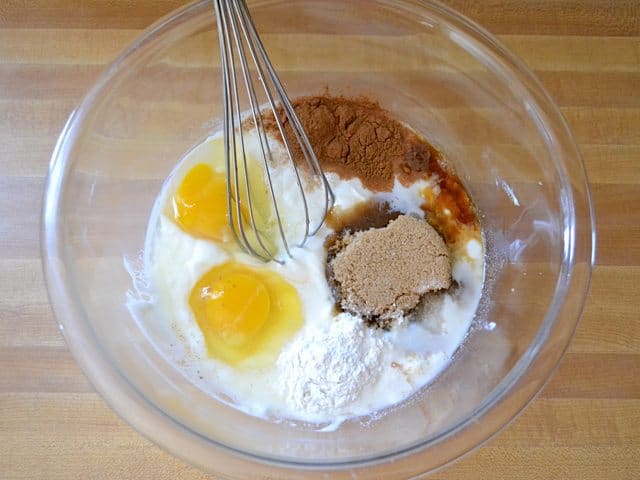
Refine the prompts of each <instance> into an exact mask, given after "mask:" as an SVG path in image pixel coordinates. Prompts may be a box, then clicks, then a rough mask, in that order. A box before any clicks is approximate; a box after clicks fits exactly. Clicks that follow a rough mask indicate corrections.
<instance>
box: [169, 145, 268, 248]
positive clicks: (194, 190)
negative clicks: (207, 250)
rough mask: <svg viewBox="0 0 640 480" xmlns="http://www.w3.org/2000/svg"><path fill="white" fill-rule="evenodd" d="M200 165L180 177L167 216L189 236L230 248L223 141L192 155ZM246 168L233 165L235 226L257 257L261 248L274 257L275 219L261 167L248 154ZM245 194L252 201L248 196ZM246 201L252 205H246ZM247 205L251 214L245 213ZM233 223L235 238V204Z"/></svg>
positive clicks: (242, 162) (170, 200)
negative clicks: (236, 177)
mask: <svg viewBox="0 0 640 480" xmlns="http://www.w3.org/2000/svg"><path fill="white" fill-rule="evenodd" d="M194 155H195V158H197V159H198V160H199V162H198V163H196V164H195V165H194V164H192V166H191V167H190V169H189V170H188V171H187V172H186V174H184V176H183V178H182V180H181V182H180V184H179V185H178V186H177V188H176V189H175V190H174V192H173V194H172V195H171V197H170V199H169V205H168V207H169V208H168V215H169V216H170V217H171V218H172V219H173V221H174V222H175V223H176V224H177V225H178V226H179V227H180V228H181V229H182V230H184V231H185V232H186V233H188V234H189V235H191V236H193V237H196V238H202V239H206V240H211V241H214V242H218V243H227V242H230V241H231V240H232V239H233V238H234V237H233V232H232V231H231V227H230V226H229V205H228V201H227V175H226V172H225V168H224V146H223V143H222V139H213V140H209V141H207V142H206V143H205V144H203V145H202V146H200V147H199V148H198V149H196V151H194ZM246 167H247V170H246V174H247V175H246V178H248V180H249V182H248V183H249V191H247V184H246V183H245V170H244V168H245V162H244V161H239V162H238V187H239V194H238V195H237V198H238V199H239V203H240V220H239V221H240V222H242V227H243V229H244V232H245V235H246V236H247V240H248V241H249V243H250V244H251V245H252V246H253V247H254V249H255V250H257V251H263V250H262V246H261V245H260V242H262V245H264V247H265V248H267V250H269V251H270V252H274V250H275V244H274V232H275V230H274V227H275V219H274V215H273V211H272V201H271V197H270V193H269V189H268V188H267V183H266V181H265V179H264V173H263V169H262V167H261V166H260V164H259V163H258V162H257V161H256V160H255V159H254V158H253V157H251V156H250V155H249V154H247V156H246ZM231 183H232V199H235V198H236V195H235V180H233V179H232V182H231ZM249 192H250V193H251V195H250V196H249ZM249 199H250V200H251V202H249ZM250 203H251V206H252V211H251V212H250V210H249V204H250ZM231 208H232V209H233V217H234V222H235V225H236V231H238V232H239V230H240V229H239V226H240V224H239V223H238V218H237V211H236V204H235V203H233V204H232V206H231ZM251 213H253V221H254V222H255V230H257V231H258V232H259V233H260V241H258V237H257V236H256V235H255V233H254V232H255V230H254V228H253V225H252V223H251Z"/></svg>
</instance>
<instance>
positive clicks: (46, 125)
mask: <svg viewBox="0 0 640 480" xmlns="http://www.w3.org/2000/svg"><path fill="white" fill-rule="evenodd" d="M183 3H184V2H183V1H182V0H136V1H135V2H134V1H125V0H0V478H2V479H94V478H95V479H103V478H104V479H116V478H117V479H125V478H126V479H129V478H131V479H133V478H139V479H154V480H160V479H180V480H187V479H189V480H191V479H204V478H211V477H209V476H207V475H205V474H204V473H202V472H200V471H198V470H196V469H194V468H192V467H190V466H187V465H185V464H183V463H182V462H180V461H179V460H176V459H175V458H173V457H172V456H170V455H168V454H167V453H165V452H164V451H162V450H161V449H160V448H158V447H156V446H155V445H153V444H152V443H151V442H149V441H147V440H146V439H144V438H142V437H141V436H140V435H139V434H137V433H136V432H135V431H134V430H133V429H132V428H130V427H129V426H128V425H126V424H125V423H124V422H123V421H121V420H120V419H119V418H118V416H117V415H116V414H115V413H114V412H112V411H111V410H110V409H109V407H107V406H106V405H105V404H104V402H103V401H102V400H101V398H100V397H99V396H98V395H97V394H96V393H95V392H94V391H93V389H92V387H91V386H90V385H89V383H88V381H87V380H86V379H85V378H84V376H83V375H82V373H81V372H80V370H79V368H78V367H77V366H76V364H75V362H74V360H73V358H72V357H71V355H70V353H69V351H68V350H67V347H66V345H65V343H64V340H63V339H62V337H61V335H60V334H59V332H58V328H57V325H56V322H55V321H54V319H53V316H52V313H51V311H50V309H49V305H48V302H47V297H46V292H45V287H44V284H43V278H42V272H41V266H40V258H39V255H40V251H39V232H38V227H39V211H40V202H41V196H42V188H43V184H44V177H45V174H46V171H47V163H48V160H49V156H50V153H51V150H52V148H53V145H54V142H55V140H56V137H57V135H58V134H59V132H60V130H61V128H62V126H63V124H64V121H65V119H66V117H67V115H68V114H69V113H70V111H71V110H72V108H73V107H74V106H75V105H76V104H77V102H78V101H79V100H80V98H81V97H82V95H83V93H84V92H85V91H86V90H87V88H88V87H89V86H90V85H91V84H92V82H93V81H94V80H95V78H96V77H97V75H98V74H99V73H100V72H101V70H102V69H103V67H104V65H105V64H106V63H107V62H109V61H110V60H112V59H113V58H114V57H115V56H116V55H117V53H118V52H119V51H120V50H121V49H122V48H123V47H125V46H126V45H127V44H128V43H129V42H130V41H131V40H133V39H134V38H135V37H136V36H137V35H138V34H139V32H140V30H141V29H144V28H145V27H147V26H148V25H149V24H151V23H152V22H153V21H155V20H156V19H157V18H158V17H160V16H161V15H164V14H165V13H168V12H169V11H171V10H172V9H174V8H176V7H178V6H180V5H181V4H183ZM447 3H448V4H450V5H451V6H453V7H454V8H457V9H459V10H460V11H462V12H463V13H466V14H467V15H469V16H470V17H471V18H473V19H475V20H477V21H478V22H480V23H481V24H482V25H484V26H485V27H486V28H487V29H488V30H490V31H491V32H492V33H494V34H496V35H497V36H498V37H499V38H500V39H501V40H502V41H503V42H504V43H505V44H506V45H507V46H508V47H509V48H511V49H512V50H513V51H514V52H515V53H516V54H518V55H519V56H521V57H522V58H523V59H524V60H525V62H526V63H528V65H529V66H530V67H531V68H532V69H533V70H535V72H536V74H537V75H538V76H539V78H540V79H541V80H542V82H543V83H544V84H545V85H546V87H547V88H548V90H549V91H550V93H551V94H552V96H553V97H555V99H556V100H557V101H558V103H559V104H560V106H561V107H562V111H563V113H564V114H565V116H566V118H567V120H568V122H569V124H570V125H571V127H572V129H573V131H574V133H575V136H576V138H577V140H578V142H579V143H580V145H581V150H582V153H583V155H584V160H585V163H586V167H587V170H588V174H589V176H590V181H591V186H592V192H593V198H594V200H595V207H596V215H597V227H598V255H597V268H596V269H595V272H594V275H593V286H592V289H591V294H590V297H589V301H588V304H587V307H586V310H585V312H584V317H583V319H582V322H581V324H580V327H579V330H578V332H577V335H576V337H575V340H574V341H573V344H572V345H571V347H570V350H569V353H568V354H567V356H566V357H565V359H564V361H563V363H562V365H561V367H560V369H559V370H558V372H557V373H556V375H555V376H554V378H553V379H552V381H551V382H550V383H549V384H548V386H547V387H546V388H545V390H544V391H543V392H542V394H541V395H540V396H539V397H538V399H537V400H536V401H535V402H534V403H533V404H532V405H531V406H530V407H529V408H528V409H527V410H526V412H525V413H524V414H523V415H521V416H520V417H519V418H518V419H517V420H516V421H515V422H513V424H511V425H510V426H509V427H508V428H507V429H505V430H504V431H503V432H502V433H501V434H500V435H499V436H498V437H496V438H495V439H494V440H493V441H491V442H490V443H488V444H487V445H486V446H484V447H482V448H481V449H479V450H478V451H476V452H475V453H473V454H471V455H469V456H467V457H465V458H464V459H462V460H461V461H459V462H457V463H456V464H454V465H453V466H451V467H450V468H448V469H446V470H444V471H443V472H441V473H438V474H436V475H435V476H433V477H432V478H434V479H443V480H444V479H458V478H460V479H487V478H492V479H541V478H550V479H581V480H582V479H584V480H591V479H625V480H626V479H632V478H640V308H639V306H638V301H639V300H638V298H640V295H639V294H640V2H638V1H637V0H636V1H633V0H628V1H625V0H564V1H563V0H529V1H525V0H522V1H517V0H500V1H499V0H487V1H482V2H478V1H475V0H449V1H448V2H447Z"/></svg>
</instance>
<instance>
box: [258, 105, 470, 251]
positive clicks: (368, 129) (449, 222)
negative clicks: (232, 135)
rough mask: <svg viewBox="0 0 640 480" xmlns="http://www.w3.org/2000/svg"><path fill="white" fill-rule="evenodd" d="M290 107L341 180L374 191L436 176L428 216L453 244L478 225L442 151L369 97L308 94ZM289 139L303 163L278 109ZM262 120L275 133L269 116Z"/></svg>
mask: <svg viewBox="0 0 640 480" xmlns="http://www.w3.org/2000/svg"><path fill="white" fill-rule="evenodd" d="M292 105H293V108H294V109H295V111H296V114H297V115H298V118H299V120H300V122H301V124H302V127H303V128H304V130H305V132H306V134H307V136H308V138H309V142H310V143H311V146H312V147H313V150H314V152H315V154H316V156H317V158H318V160H319V162H320V164H321V165H322V167H323V168H324V169H325V170H326V171H328V172H334V173H336V174H337V175H339V176H340V177H341V178H343V179H347V180H348V179H351V178H358V179H360V181H361V182H362V184H363V185H364V186H365V187H366V188H368V189H369V190H373V191H391V190H392V189H393V184H394V180H395V178H398V180H399V181H400V182H401V183H402V184H403V185H405V186H407V185H411V184H412V183H414V182H415V181H417V180H419V179H429V178H437V181H438V187H439V188H438V190H439V195H438V196H439V198H438V201H437V202H430V201H429V197H428V196H426V197H425V200H426V202H425V205H424V207H423V209H424V211H425V216H426V218H427V221H428V222H429V223H430V224H431V225H432V226H433V227H434V228H435V229H436V231H438V233H440V235H442V236H443V237H444V239H445V241H446V243H447V244H448V245H449V244H452V243H455V242H456V241H457V240H458V236H459V234H460V232H461V231H462V230H464V229H465V227H471V228H477V216H476V213H475V209H474V206H473V204H472V202H471V199H470V198H469V196H468V195H467V193H466V190H465V189H464V187H463V186H462V183H461V182H460V180H459V179H458V177H457V176H456V175H455V174H454V173H453V172H452V171H451V170H450V169H449V168H448V167H447V165H446V164H445V162H444V161H443V159H442V156H441V155H440V153H439V152H438V151H437V150H436V149H435V148H434V147H433V146H431V145H430V144H429V143H428V142H427V141H426V140H424V139H423V138H421V137H420V136H418V135H417V134H416V133H415V132H414V131H412V130H411V129H410V128H408V127H407V126H406V125H404V124H402V123H401V122H399V121H398V120H396V119H395V118H393V117H392V116H391V115H390V114H389V112H387V111H386V110H384V109H383V108H382V107H380V105H379V104H378V103H377V102H374V101H372V100H370V99H368V98H357V99H351V98H345V97H339V96H330V95H322V96H310V97H301V98H297V99H295V100H294V101H293V102H292ZM279 115H280V117H281V118H282V123H283V125H284V130H285V133H286V135H287V137H288V138H289V139H290V140H291V141H290V142H289V143H290V145H291V147H292V151H293V158H294V161H295V162H296V163H298V164H299V165H306V162H305V159H304V154H303V152H302V149H301V148H300V145H299V144H298V142H297V141H294V140H295V139H296V137H295V134H294V132H293V129H292V127H291V124H290V122H289V121H288V119H287V118H286V116H284V115H283V113H282V110H280V113H279ZM264 124H265V127H266V128H267V130H268V131H270V132H271V133H274V134H275V135H276V136H279V133H278V132H279V130H278V125H277V123H276V121H275V119H274V118H273V115H271V114H267V115H266V116H265V118H264Z"/></svg>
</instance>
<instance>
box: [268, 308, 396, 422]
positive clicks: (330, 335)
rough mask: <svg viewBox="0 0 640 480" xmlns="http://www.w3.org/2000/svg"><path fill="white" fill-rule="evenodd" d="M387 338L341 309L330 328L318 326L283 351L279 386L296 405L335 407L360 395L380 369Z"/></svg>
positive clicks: (314, 408)
mask: <svg viewBox="0 0 640 480" xmlns="http://www.w3.org/2000/svg"><path fill="white" fill-rule="evenodd" d="M383 343H384V342H383V341H382V340H381V339H380V338H377V337H376V336H375V334H374V332H373V331H372V330H371V329H370V328H367V327H364V326H363V323H362V320H361V319H358V318H356V317H353V316H351V315H349V314H346V313H342V314H340V315H338V316H337V317H336V318H335V319H334V320H333V321H332V323H331V326H330V327H329V329H328V330H326V331H323V330H320V329H319V328H314V329H313V330H312V331H310V332H309V333H308V334H307V335H300V336H298V337H297V338H296V339H295V340H294V341H293V342H291V344H290V345H288V346H287V348H286V349H285V350H284V351H283V352H282V353H281V355H280V357H279V359H278V365H277V368H278V370H279V372H280V375H279V376H278V386H279V389H280V391H281V392H282V394H283V396H284V398H285V401H286V402H287V403H288V404H289V406H290V407H291V408H293V409H295V410H298V411H304V412H308V413H318V412H326V411H335V409H339V408H340V407H344V406H346V405H348V404H350V403H351V402H353V401H355V400H357V399H358V397H359V396H360V393H361V392H362V389H363V388H364V387H365V386H366V385H368V384H369V383H371V382H372V381H373V380H375V379H377V378H378V376H379V373H380V370H381V359H382V347H383Z"/></svg>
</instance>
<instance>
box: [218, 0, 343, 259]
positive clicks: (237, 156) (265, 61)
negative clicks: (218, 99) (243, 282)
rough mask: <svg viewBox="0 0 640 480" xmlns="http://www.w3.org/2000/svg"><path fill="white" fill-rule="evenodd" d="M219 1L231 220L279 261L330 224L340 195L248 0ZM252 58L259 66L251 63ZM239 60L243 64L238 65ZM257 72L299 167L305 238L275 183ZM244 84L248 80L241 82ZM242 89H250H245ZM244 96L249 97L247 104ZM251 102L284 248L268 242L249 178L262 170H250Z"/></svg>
mask: <svg viewBox="0 0 640 480" xmlns="http://www.w3.org/2000/svg"><path fill="white" fill-rule="evenodd" d="M213 1H214V4H215V11H216V17H217V25H218V39H219V45H220V63H221V70H222V99H223V105H224V107H223V108H224V113H223V122H224V126H223V130H224V148H225V161H226V172H227V208H228V212H229V225H230V226H231V229H232V231H233V234H234V236H235V238H236V240H237V241H238V243H239V244H240V245H241V246H242V247H243V248H244V249H245V250H246V251H247V252H249V253H251V254H252V255H254V256H256V257H259V258H261V259H263V260H265V261H269V260H275V261H279V262H282V258H281V256H280V254H279V252H281V251H282V250H284V252H285V253H286V255H288V256H289V257H291V256H292V247H293V246H295V245H297V246H303V245H304V244H305V242H306V241H307V239H308V238H309V237H310V236H312V235H314V234H315V233H316V232H317V231H318V230H319V229H320V227H321V226H322V224H323V223H324V221H325V219H326V216H327V214H328V212H329V210H330V209H331V207H332V206H333V202H334V199H335V197H334V194H333V192H332V190H331V187H330V186H329V183H328V181H327V178H326V176H325V174H324V172H323V170H322V167H321V166H320V163H319V162H318V159H317V158H316V155H315V153H314V152H313V148H312V147H311V144H310V143H309V139H308V137H307V135H306V133H305V131H304V129H303V127H302V124H301V123H300V120H299V119H298V117H297V115H296V113H295V111H294V109H293V106H292V105H291V102H290V101H289V98H288V97H287V93H286V92H285V89H284V87H283V85H282V83H281V82H280V80H279V78H278V75H277V74H276V72H275V69H274V68H273V65H272V64H271V62H270V60H269V57H268V56H267V53H266V51H265V48H264V46H263V44H262V41H261V40H260V37H259V35H258V32H257V30H256V27H255V25H254V23H253V20H252V19H251V15H250V13H249V9H248V8H247V5H246V3H245V1H244V0H213ZM250 62H251V65H252V66H253V67H251V66H250ZM238 65H239V67H240V68H239V69H238V68H237V66H238ZM238 70H239V71H240V73H239V72H238ZM254 76H255V77H257V83H258V84H259V85H260V87H258V92H261V96H262V98H265V99H266V102H264V103H265V107H264V111H266V112H269V111H270V112H271V114H272V115H273V119H274V120H275V123H276V125H277V130H278V132H279V134H280V136H281V138H282V144H283V145H284V147H285V150H286V153H287V156H288V161H289V162H290V163H291V167H292V168H293V170H294V172H295V178H296V185H295V186H291V187H290V188H296V189H297V190H298V191H299V196H300V202H299V205H298V206H297V208H300V209H303V210H304V232H303V233H301V234H300V235H299V236H298V237H299V238H289V237H290V236H291V233H290V232H288V231H287V228H286V227H287V222H286V219H285V218H283V213H282V212H283V208H282V205H280V204H279V202H281V201H282V200H281V199H279V198H278V196H279V195H278V192H276V189H275V187H274V181H273V178H272V173H273V172H272V171H273V168H274V158H273V152H272V147H271V146H270V144H269V140H268V137H267V131H266V128H265V124H264V121H263V109H262V108H261V104H260V103H259V101H258V92H257V91H256V85H255V83H256V81H255V80H254ZM240 80H241V81H240ZM239 83H242V84H243V85H242V86H239ZM241 88H244V90H245V91H244V94H243V92H242V91H241ZM245 94H246V95H245ZM241 97H244V98H241ZM242 100H244V102H245V103H244V104H243V102H242ZM247 101H248V104H249V105H248V106H249V109H248V110H247V111H248V115H247V119H248V120H250V121H252V122H253V126H254V127H255V129H256V131H257V133H258V137H259V144H260V153H261V156H262V160H263V161H262V162H261V163H262V165H263V169H264V170H263V171H262V172H258V173H259V174H260V175H264V177H265V178H266V182H267V187H268V193H269V197H270V200H271V202H272V206H273V210H272V211H273V214H274V216H275V224H276V225H274V229H275V230H277V235H278V236H279V238H280V240H281V245H280V246H281V247H282V248H278V247H277V246H276V247H274V245H272V244H271V245H270V242H269V241H268V236H269V232H265V231H261V228H259V226H258V224H257V223H258V222H257V220H256V206H255V205H254V198H252V191H251V184H252V182H250V181H249V176H250V175H251V174H256V172H255V171H254V172H253V173H252V172H250V169H249V168H248V166H247V154H246V150H245V135H244V133H243V119H242V112H243V111H245V110H243V109H242V108H241V106H242V105H246V102H247ZM286 122H289V124H290V126H291V129H292V130H293V132H294V136H295V138H294V139H292V138H289V136H288V135H287V133H286V132H285V123H286ZM294 141H295V142H297V143H298V145H299V146H300V150H301V151H302V153H303V155H304V158H305V160H306V164H307V167H308V169H309V173H310V177H311V178H312V180H313V181H312V182H311V183H310V182H309V181H308V179H307V178H304V179H303V178H302V176H301V172H300V171H299V166H298V165H297V164H296V162H295V161H294V155H293V150H292V146H293V145H294V144H293V143H292V142H294ZM318 183H319V188H321V189H322V191H323V195H324V205H323V208H322V211H321V212H312V209H311V208H310V206H309V202H308V197H309V191H308V189H309V188H312V187H313V188H316V189H317V188H318ZM254 196H255V195H254ZM296 203H297V202H296ZM247 213H248V215H247ZM247 216H248V217H249V218H248V219H247V218H246V217H247ZM314 217H315V218H314Z"/></svg>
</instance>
